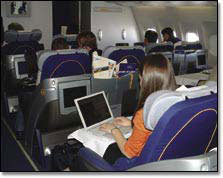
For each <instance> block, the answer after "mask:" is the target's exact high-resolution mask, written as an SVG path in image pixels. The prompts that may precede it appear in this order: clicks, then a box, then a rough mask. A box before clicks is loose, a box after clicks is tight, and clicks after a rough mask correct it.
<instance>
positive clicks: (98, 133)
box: [88, 126, 132, 139]
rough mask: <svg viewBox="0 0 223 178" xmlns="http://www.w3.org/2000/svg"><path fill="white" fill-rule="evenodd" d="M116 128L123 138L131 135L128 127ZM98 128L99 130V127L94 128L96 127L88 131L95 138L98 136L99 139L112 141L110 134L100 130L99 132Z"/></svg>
mask: <svg viewBox="0 0 223 178" xmlns="http://www.w3.org/2000/svg"><path fill="white" fill-rule="evenodd" d="M117 127H118V128H119V129H120V131H121V132H122V133H123V135H124V137H125V138H128V137H129V136H130V135H131V133H132V131H131V129H130V128H129V127H122V126H117ZM99 128H100V126H96V127H93V128H90V129H89V130H88V131H89V132H91V133H92V134H93V135H95V136H99V137H101V136H104V137H108V138H112V139H113V136H112V134H110V133H106V132H104V131H101V130H99Z"/></svg>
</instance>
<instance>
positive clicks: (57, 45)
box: [51, 37, 69, 50]
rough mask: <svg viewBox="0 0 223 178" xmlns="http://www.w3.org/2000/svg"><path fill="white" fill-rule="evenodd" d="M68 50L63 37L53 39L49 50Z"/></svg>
mask: <svg viewBox="0 0 223 178" xmlns="http://www.w3.org/2000/svg"><path fill="white" fill-rule="evenodd" d="M62 49H69V45H68V44H67V41H66V40H65V38H63V37H58V38H55V39H54V40H53V42H52V44H51V50H62Z"/></svg>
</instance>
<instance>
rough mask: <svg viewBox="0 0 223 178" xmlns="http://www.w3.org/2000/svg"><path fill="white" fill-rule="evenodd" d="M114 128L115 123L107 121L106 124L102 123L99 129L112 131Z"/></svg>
mask: <svg viewBox="0 0 223 178" xmlns="http://www.w3.org/2000/svg"><path fill="white" fill-rule="evenodd" d="M113 128H115V125H114V124H108V123H105V124H102V125H101V126H100V128H99V129H100V130H101V131H104V132H107V133H111V130H112V129H113Z"/></svg>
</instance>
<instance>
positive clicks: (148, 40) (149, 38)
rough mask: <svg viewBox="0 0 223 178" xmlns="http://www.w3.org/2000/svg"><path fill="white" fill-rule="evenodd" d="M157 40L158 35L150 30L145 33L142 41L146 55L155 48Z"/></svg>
mask: <svg viewBox="0 0 223 178" xmlns="http://www.w3.org/2000/svg"><path fill="white" fill-rule="evenodd" d="M157 38H158V34H157V33H156V32H155V31H152V30H148V31H146V33H145V39H144V44H145V51H146V53H147V54H148V53H149V52H150V50H151V49H152V48H153V47H155V46H157V43H156V41H157Z"/></svg>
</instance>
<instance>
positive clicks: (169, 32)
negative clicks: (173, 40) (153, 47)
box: [161, 27, 173, 37]
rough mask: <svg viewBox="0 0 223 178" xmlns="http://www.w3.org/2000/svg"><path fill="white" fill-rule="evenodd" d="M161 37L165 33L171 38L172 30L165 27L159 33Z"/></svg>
mask: <svg viewBox="0 0 223 178" xmlns="http://www.w3.org/2000/svg"><path fill="white" fill-rule="evenodd" d="M161 33H162V35H164V34H165V33H166V34H168V35H169V36H170V37H173V29H172V28H170V27H166V28H164V29H163V30H162V31H161Z"/></svg>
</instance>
